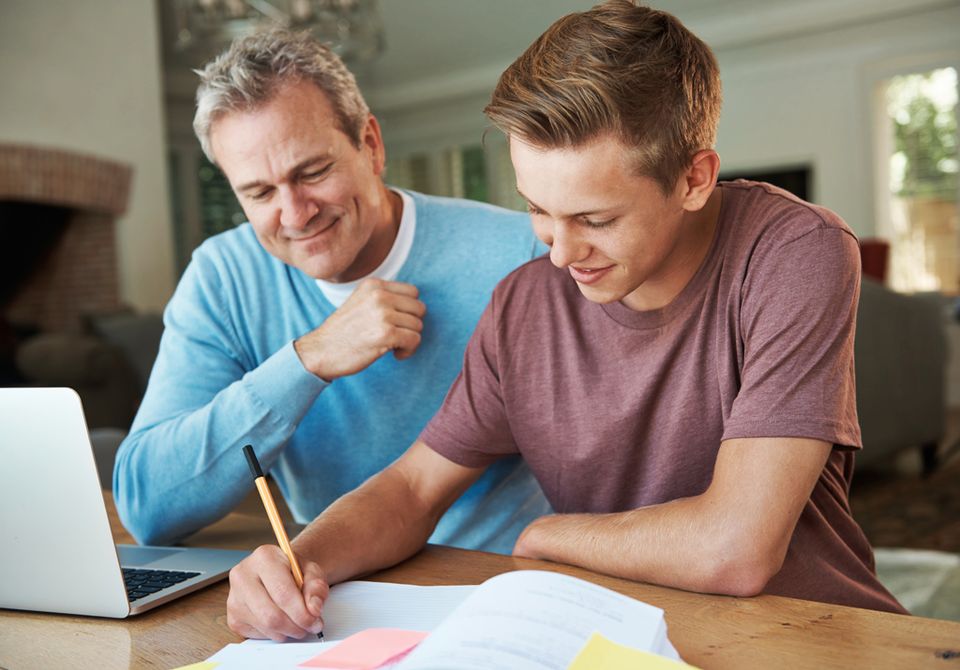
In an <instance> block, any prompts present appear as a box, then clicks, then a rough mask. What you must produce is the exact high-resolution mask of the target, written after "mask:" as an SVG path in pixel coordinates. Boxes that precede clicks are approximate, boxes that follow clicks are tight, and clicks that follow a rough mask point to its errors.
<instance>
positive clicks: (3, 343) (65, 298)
mask: <svg viewBox="0 0 960 670" xmlns="http://www.w3.org/2000/svg"><path fill="white" fill-rule="evenodd" d="M131 175H132V170H131V168H130V167H129V166H128V165H125V164H121V163H117V162H114V161H110V160H105V159H102V158H98V157H94V156H88V155H82V154H77V153H73V152H69V151H63V150H59V149H48V148H44V147H38V146H32V145H19V144H0V226H2V227H3V237H2V239H3V245H2V246H0V282H2V283H0V376H3V375H7V376H9V375H11V374H13V373H12V372H11V370H12V366H11V365H10V363H9V358H7V356H10V355H11V352H12V350H13V349H15V347H16V346H17V343H18V342H19V341H21V340H23V339H24V338H26V337H29V336H30V335H32V334H34V333H39V332H79V331H80V330H81V329H82V324H83V318H84V316H85V315H87V314H91V313H103V312H110V311H115V310H117V309H118V308H119V307H120V297H119V295H120V291H119V277H118V266H117V251H116V249H117V246H116V239H115V231H114V227H115V220H116V218H117V217H118V216H120V215H121V214H123V212H124V211H125V210H126V207H127V200H128V196H129V191H130V181H131ZM2 381H6V382H10V381H15V380H11V379H6V380H2ZM2 381H0V383H2Z"/></svg>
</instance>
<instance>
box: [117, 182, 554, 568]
mask: <svg viewBox="0 0 960 670" xmlns="http://www.w3.org/2000/svg"><path fill="white" fill-rule="evenodd" d="M410 195H411V196H412V197H413V199H414V203H415V210H416V217H417V219H416V232H415V237H414V241H413V246H412V248H411V250H410V255H409V257H408V258H407V261H406V263H405V264H404V265H403V267H402V268H401V270H400V274H399V276H398V277H397V281H403V282H409V283H411V284H414V285H416V286H417V287H418V288H419V290H420V297H421V300H423V302H424V303H425V304H426V306H427V314H426V317H425V321H424V330H423V339H422V341H421V344H420V347H419V348H418V349H417V351H416V353H415V354H414V355H413V356H412V357H411V358H409V359H407V360H405V361H397V360H396V359H395V358H394V357H393V356H392V355H390V354H388V355H386V356H383V357H381V358H380V359H378V360H377V361H376V362H375V363H374V364H373V365H371V366H370V367H368V368H367V369H366V370H363V371H362V372H360V373H358V374H356V375H352V376H349V377H343V378H340V379H337V380H335V381H334V382H333V383H332V384H329V385H328V384H326V383H325V382H324V381H322V380H320V379H319V378H317V377H315V376H314V375H312V374H311V373H309V372H307V371H306V370H305V369H304V367H303V365H302V364H301V363H300V360H299V358H298V357H297V355H296V353H295V351H294V349H293V340H294V339H295V338H297V337H300V336H301V335H304V334H305V333H308V332H309V331H311V330H313V329H314V328H316V327H317V326H318V325H320V324H321V323H322V322H323V320H324V319H325V318H327V317H328V316H329V315H330V314H331V313H332V312H333V311H334V307H333V305H331V304H330V303H329V302H328V301H327V299H326V298H325V297H324V296H323V293H322V292H321V290H320V288H319V287H318V286H317V284H316V282H315V281H314V280H313V279H312V278H311V277H309V276H307V275H305V274H304V273H302V272H300V271H299V270H297V269H295V268H292V267H290V266H288V265H286V264H284V263H282V262H281V261H279V260H277V259H276V258H274V257H273V256H271V255H269V254H268V253H267V252H266V251H264V250H263V248H262V247H261V246H260V244H259V243H258V242H257V240H256V238H255V236H254V233H253V229H252V228H251V227H250V225H249V224H244V225H242V226H240V227H238V228H236V229H234V230H231V231H229V232H226V233H223V234H221V235H217V236H216V237H213V238H211V239H209V240H207V241H206V242H204V243H203V244H202V245H201V246H200V247H199V248H198V249H197V250H196V251H195V252H194V255H193V260H192V262H191V263H190V266H189V267H188V268H187V270H186V272H185V273H184V275H183V278H182V280H181V281H180V284H179V286H178V287H177V290H176V292H175V294H174V296H173V298H172V299H171V301H170V303H169V305H168V306H167V309H166V312H165V314H164V323H165V331H164V334H163V339H162V342H161V344H160V353H159V355H158V357H157V362H156V364H155V366H154V369H153V372H152V374H151V376H150V383H149V385H148V388H147V392H146V395H145V397H144V399H143V404H142V405H141V407H140V411H139V412H138V414H137V417H136V419H135V420H134V423H133V426H132V428H131V431H130V435H129V436H128V437H127V439H126V440H124V442H123V444H122V445H121V447H120V450H119V452H118V454H117V460H116V467H115V471H114V478H113V492H114V497H115V500H116V505H117V510H118V512H119V513H120V518H121V520H122V521H123V523H124V525H125V526H126V527H127V529H128V530H130V532H131V533H132V534H133V536H134V537H135V538H137V540H138V541H140V542H143V543H147V544H164V543H169V542H174V541H177V540H178V539H180V538H182V537H184V536H186V535H188V534H190V533H192V532H193V531H196V530H198V529H200V528H202V527H203V526H205V525H207V524H209V523H212V522H213V521H216V520H217V519H219V518H221V517H222V516H224V515H225V514H226V513H227V512H229V511H230V510H231V509H232V508H233V507H235V506H236V504H237V503H238V502H240V500H241V499H242V498H243V497H244V496H245V495H246V494H247V493H248V492H249V491H250V490H251V488H252V481H251V477H250V472H249V470H248V467H247V463H246V460H245V459H244V457H243V454H242V452H241V448H242V446H243V445H245V444H248V443H249V444H252V445H253V446H254V448H255V449H256V452H257V456H258V457H259V459H260V463H261V464H262V466H263V468H264V470H265V471H266V470H267V469H269V470H270V472H271V474H272V475H273V477H274V478H275V479H276V481H277V484H278V485H279V487H280V489H281V491H282V492H283V495H284V498H285V499H286V501H287V504H288V505H289V507H290V509H291V511H292V512H293V514H294V516H295V517H296V519H297V521H300V522H301V523H305V522H308V521H310V520H312V519H313V518H314V517H315V516H316V515H317V514H319V513H320V512H322V511H323V510H324V508H325V507H326V506H327V505H329V504H330V503H331V502H333V501H334V500H335V499H336V498H338V497H339V496H341V495H343V494H344V493H346V492H348V491H350V490H352V489H354V488H356V487H357V486H359V485H360V484H361V483H363V481H364V480H366V479H367V478H368V477H370V476H371V475H373V474H375V473H377V472H378V471H380V470H382V469H383V468H384V467H386V466H387V465H389V464H390V463H391V462H393V461H394V460H395V459H396V458H397V457H398V456H400V455H401V454H402V453H403V452H404V451H405V450H406V448H407V447H409V446H410V445H411V444H412V443H413V441H414V440H415V439H416V438H417V436H418V435H419V433H420V430H421V429H422V428H423V427H424V425H425V424H426V423H427V421H428V420H429V419H430V418H431V417H432V416H433V414H434V412H435V411H436V410H437V409H438V408H439V407H440V404H441V403H442V401H443V398H444V395H445V394H446V392H447V389H448V388H449V386H450V384H451V383H452V382H453V380H454V378H455V377H456V375H457V373H458V372H459V370H460V365H461V360H462V357H463V352H464V349H465V348H466V344H467V340H468V339H469V337H470V334H471V333H472V331H473V328H474V326H475V325H476V323H477V321H478V320H479V318H480V314H481V312H482V311H483V308H484V307H485V306H486V304H487V301H488V300H489V298H490V295H491V292H492V291H493V287H494V286H495V285H496V283H497V282H498V281H499V280H500V279H502V278H503V277H504V276H505V275H506V274H507V273H508V272H510V271H511V270H513V269H514V268H516V267H517V266H518V265H520V264H522V263H524V262H526V261H528V260H530V258H532V257H534V256H535V255H539V254H540V253H542V252H543V251H544V247H543V246H542V245H541V244H539V242H537V241H536V238H535V237H534V236H533V233H532V230H531V227H530V223H529V220H528V217H527V216H525V215H523V214H518V213H515V212H508V211H506V210H502V209H498V208H495V207H491V206H488V205H482V204H479V203H472V202H468V201H463V200H452V199H446V198H436V197H430V196H424V195H421V194H417V193H411V194H410ZM549 511H550V509H549V506H548V504H547V502H546V500H545V499H544V498H543V494H542V493H541V492H540V487H539V486H538V485H537V483H536V480H534V479H533V476H532V475H531V474H530V472H529V470H528V469H527V467H526V465H524V464H523V463H522V462H521V461H517V460H509V461H503V462H500V463H497V464H495V465H494V466H493V467H492V468H490V470H489V471H488V472H486V473H485V474H484V476H483V477H482V478H481V479H480V480H478V481H477V482H476V484H474V485H473V486H472V487H471V488H470V490H468V491H467V492H466V493H465V494H464V495H463V497H462V498H461V499H460V500H458V501H457V502H456V503H455V504H454V505H453V507H451V509H450V510H449V511H448V512H447V514H446V515H445V516H444V518H443V519H442V520H441V521H440V524H439V525H438V526H437V529H436V532H435V533H434V535H433V537H432V538H431V541H432V542H437V543H441V544H449V545H454V546H461V547H466V548H472V549H485V550H487V551H498V552H501V553H508V552H509V551H510V550H511V548H512V546H513V542H514V540H515V539H516V537H517V535H518V534H519V533H520V531H522V530H523V528H524V527H525V526H526V524H527V523H529V522H530V521H531V520H532V519H534V518H536V517H538V516H541V515H543V514H547V513H549ZM357 523H363V520H362V519H357Z"/></svg>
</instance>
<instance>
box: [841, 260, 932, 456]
mask: <svg viewBox="0 0 960 670" xmlns="http://www.w3.org/2000/svg"><path fill="white" fill-rule="evenodd" d="M854 350H855V354H854V356H855V366H856V376H857V412H858V414H859V417H860V428H861V431H862V434H863V449H862V450H861V451H860V452H859V453H858V454H857V468H884V467H889V466H891V465H892V464H893V462H894V461H895V457H896V456H897V454H898V452H900V451H902V450H904V449H906V448H917V449H919V450H920V453H921V461H922V464H923V469H924V471H925V472H929V471H931V470H932V469H933V468H934V467H936V455H937V447H938V444H939V442H940V441H941V440H942V439H943V437H944V433H945V431H946V398H945V388H946V368H947V356H948V351H947V342H946V337H945V334H944V318H943V301H942V296H941V295H940V294H936V293H930V294H922V293H921V294H913V295H907V294H901V293H896V292H894V291H891V290H889V289H887V288H885V287H884V286H883V285H882V284H880V283H879V282H877V281H874V280H872V279H870V278H868V277H864V278H863V282H862V285H861V289H860V308H859V311H858V313H857V333H856V343H855V345H854Z"/></svg>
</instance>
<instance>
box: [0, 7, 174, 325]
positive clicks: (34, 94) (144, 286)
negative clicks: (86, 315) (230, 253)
mask: <svg viewBox="0 0 960 670" xmlns="http://www.w3.org/2000/svg"><path fill="white" fill-rule="evenodd" d="M157 40H158V36H157V21H156V17H155V10H154V4H153V2H150V1H148V0H84V1H83V2H76V1H74V0H42V1H37V0H2V2H0V82H2V84H0V142H17V143H32V144H38V145H45V146H50V147H54V148H60V149H67V150H73V151H77V152H82V153H90V154H95V155H98V156H101V157H104V158H108V159H113V160H117V161H121V162H125V163H129V164H131V165H133V168H134V174H133V184H132V190H131V199H130V205H129V209H128V211H127V214H126V215H125V216H124V217H122V218H121V219H119V221H118V223H117V234H118V254H119V259H120V291H121V298H122V299H123V300H124V301H125V302H127V303H129V304H131V305H133V306H135V307H137V308H139V309H144V310H146V309H152V310H159V309H161V308H162V307H163V306H164V305H165V304H166V301H167V299H168V298H169V296H170V294H171V293H172V291H173V286H174V281H175V277H174V263H173V258H172V244H171V226H170V212H169V198H168V187H167V175H166V148H165V140H164V137H163V122H162V103H161V73H160V62H159V49H158V42H157Z"/></svg>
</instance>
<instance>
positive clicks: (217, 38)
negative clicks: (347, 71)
mask: <svg viewBox="0 0 960 670" xmlns="http://www.w3.org/2000/svg"><path fill="white" fill-rule="evenodd" d="M174 12H175V19H174V20H175V22H176V45H175V46H176V48H177V49H178V50H180V51H201V52H205V53H214V52H218V51H220V50H222V49H224V48H226V46H227V45H228V44H230V42H232V41H233V40H234V39H235V38H237V37H240V36H242V35H249V34H250V33H253V32H255V31H257V30H260V29H264V28H270V27H283V28H288V29H290V30H297V31H299V30H309V31H310V32H311V33H312V34H313V35H314V36H315V37H316V38H317V40H319V41H320V42H323V43H324V44H327V45H328V46H329V47H330V48H331V49H332V50H333V51H334V52H336V53H337V55H339V56H340V57H341V58H343V59H344V60H345V61H350V62H362V61H368V60H372V59H373V58H376V57H377V56H378V55H379V54H380V52H381V51H383V47H384V38H383V21H382V20H381V18H380V10H379V7H378V6H377V0H175V6H174Z"/></svg>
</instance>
